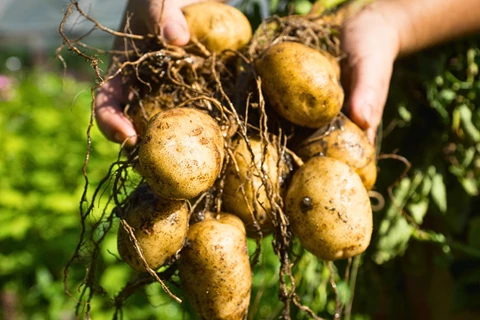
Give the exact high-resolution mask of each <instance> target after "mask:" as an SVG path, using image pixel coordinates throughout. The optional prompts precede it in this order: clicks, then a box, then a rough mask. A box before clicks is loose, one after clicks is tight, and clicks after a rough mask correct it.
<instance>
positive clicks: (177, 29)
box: [148, 0, 199, 46]
mask: <svg viewBox="0 0 480 320" xmlns="http://www.w3.org/2000/svg"><path fill="white" fill-rule="evenodd" d="M194 2H199V1H191V0H190V1H178V0H177V1H173V0H170V1H169V0H165V1H163V0H155V1H151V3H150V8H149V22H148V26H149V29H150V31H151V32H155V33H156V34H160V35H161V36H162V37H163V38H164V39H165V40H166V41H167V42H169V43H170V44H173V45H178V46H183V45H185V44H187V43H188V41H189V40H190V31H189V30H188V25H187V21H186V20H185V16H184V15H183V13H182V10H181V7H182V6H185V5H187V4H190V3H194Z"/></svg>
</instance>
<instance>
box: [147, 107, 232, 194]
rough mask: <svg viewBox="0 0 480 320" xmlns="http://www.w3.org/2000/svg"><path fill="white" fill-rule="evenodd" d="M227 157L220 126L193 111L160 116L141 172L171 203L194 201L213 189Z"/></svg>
mask: <svg viewBox="0 0 480 320" xmlns="http://www.w3.org/2000/svg"><path fill="white" fill-rule="evenodd" d="M223 157H224V146H223V135H222V131H221V130H220V127H219V125H218V124H217V123H216V122H215V120H214V119H213V118H212V117H210V116H209V115H208V114H207V113H205V112H203V111H200V110H196V109H193V108H174V109H170V110H167V111H163V112H160V113H157V114H156V115H155V116H154V117H153V118H152V119H151V120H150V122H149V125H148V127H147V129H146V132H145V136H144V138H143V139H142V142H141V144H140V150H139V163H140V169H141V170H140V171H141V172H142V174H143V175H144V177H145V179H146V181H147V182H148V184H149V185H150V186H151V187H152V189H153V190H154V191H155V192H156V193H158V194H159V195H160V196H162V197H164V198H167V199H191V198H194V197H196V196H198V195H199V194H201V193H202V192H204V191H206V190H207V189H209V188H210V187H211V186H212V185H213V183H214V182H215V180H216V179H217V177H218V175H219V173H220V171H221V169H222V164H223Z"/></svg>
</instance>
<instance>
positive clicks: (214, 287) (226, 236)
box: [178, 213, 252, 320]
mask: <svg viewBox="0 0 480 320" xmlns="http://www.w3.org/2000/svg"><path fill="white" fill-rule="evenodd" d="M178 269H179V276H180V280H181V282H182V287H183V288H184V290H185V292H186V293H187V296H188V298H189V301H190V303H191V304H192V306H193V308H194V310H195V311H196V312H197V313H198V314H199V315H200V316H201V318H202V319H209V320H241V319H244V318H245V316H246V314H247V311H248V305H249V303H250V291H251V287H252V270H251V267H250V261H249V256H248V251H247V238H246V234H245V227H244V225H243V223H242V221H241V220H240V219H239V218H238V217H236V216H234V215H230V214H224V213H222V214H221V215H220V217H219V218H218V219H217V218H213V217H212V216H210V215H207V216H206V217H205V219H204V220H203V221H200V222H197V223H195V224H193V225H192V226H191V227H190V229H189V231H188V240H187V244H186V246H185V248H184V249H183V250H182V251H181V256H180V259H179V260H178Z"/></svg>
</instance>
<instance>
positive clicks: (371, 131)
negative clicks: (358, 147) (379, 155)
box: [367, 128, 377, 145]
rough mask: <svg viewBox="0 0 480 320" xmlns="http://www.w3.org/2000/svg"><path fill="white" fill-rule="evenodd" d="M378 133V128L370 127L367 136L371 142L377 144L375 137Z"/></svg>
mask: <svg viewBox="0 0 480 320" xmlns="http://www.w3.org/2000/svg"><path fill="white" fill-rule="evenodd" d="M376 135H377V130H376V129H374V128H370V129H368V130H367V137H368V140H369V141H370V143H371V144H373V145H375V137H376Z"/></svg>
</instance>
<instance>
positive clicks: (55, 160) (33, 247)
mask: <svg viewBox="0 0 480 320" xmlns="http://www.w3.org/2000/svg"><path fill="white" fill-rule="evenodd" d="M12 79H13V81H14V84H13V87H12V90H11V92H10V94H11V99H10V100H9V101H5V102H2V103H1V107H0V110H1V111H0V132H1V142H0V154H1V158H0V177H1V181H2V183H1V184H0V195H1V196H0V225H1V228H0V248H2V249H1V253H0V291H1V292H2V294H7V293H9V294H14V295H15V296H16V297H17V298H18V305H17V308H18V309H17V311H18V312H19V314H17V316H18V319H48V318H49V319H60V318H62V317H63V315H64V314H66V315H68V314H71V313H72V307H73V306H74V301H72V300H71V299H70V298H68V297H66V296H65V295H64V294H63V283H62V277H63V275H62V272H63V267H64V265H65V263H66V261H67V259H69V258H70V255H71V254H72V248H74V247H75V245H76V242H77V241H78V225H79V217H78V214H76V212H77V211H78V202H79V201H78V200H79V197H80V195H81V193H82V192H83V177H82V172H81V169H82V165H83V162H84V159H85V150H86V139H85V130H86V128H87V125H88V122H89V114H90V111H89V105H90V89H89V86H88V85H87V84H85V83H78V82H76V81H74V80H73V79H71V78H64V79H62V77H60V76H59V75H58V74H56V73H50V72H25V73H22V74H16V75H15V76H12ZM94 137H95V143H94V146H93V150H92V158H93V159H94V160H92V162H91V166H90V167H89V169H88V171H89V173H90V174H91V178H92V180H97V179H99V178H100V176H101V175H103V174H104V173H103V170H104V168H105V166H107V165H108V162H109V161H110V160H111V159H112V156H115V153H116V151H115V148H114V147H113V146H112V145H111V144H109V143H107V142H106V141H105V140H104V139H103V138H102V137H101V136H100V134H99V133H98V132H95V134H94ZM0 317H1V316H0ZM4 317H6V315H4ZM67 318H68V317H67Z"/></svg>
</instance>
